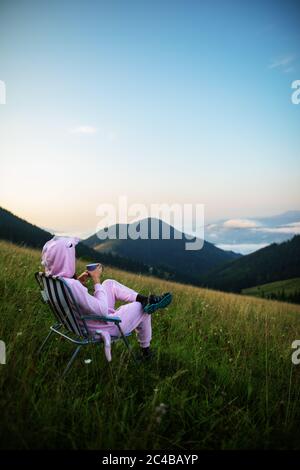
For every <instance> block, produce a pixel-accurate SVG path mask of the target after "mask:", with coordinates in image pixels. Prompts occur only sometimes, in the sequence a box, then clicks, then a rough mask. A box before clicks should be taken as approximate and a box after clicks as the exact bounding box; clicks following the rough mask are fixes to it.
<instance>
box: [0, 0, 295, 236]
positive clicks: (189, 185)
mask: <svg viewBox="0 0 300 470" xmlns="http://www.w3.org/2000/svg"><path fill="white" fill-rule="evenodd" d="M297 3H298V5H297ZM299 12H300V7H299V2H287V1H281V2H276V1H273V2H265V1H253V2H243V1H239V2H237V1H203V2H202V1H197V2H195V1H191V0H188V1H172V2H171V1H163V0H160V1H151V2H150V1H147V2H146V1H139V2H138V1H129V0H128V1H114V0H112V1H105V2H104V1H103V2H102V1H98V2H92V1H81V2H79V1H52V2H43V1H30V0H28V1H15V0H10V1H5V0H2V1H1V3H0V80H3V81H5V84H6V90H7V99H6V104H5V105H0V155H1V160H0V170H1V172H0V204H1V205H3V206H4V207H6V208H7V209H9V210H11V211H13V212H15V213H17V214H18V215H20V216H22V217H24V218H27V219H28V220H30V221H31V222H33V223H36V224H37V225H41V226H44V227H51V228H55V229H57V230H62V231H67V232H74V233H75V232H76V233H82V234H84V233H86V232H91V231H93V230H94V228H95V225H96V224H97V217H96V208H97V207H98V206H99V205H100V204H101V203H103V202H105V203H108V202H112V203H116V202H117V200H118V196H119V195H126V196H127V197H128V200H129V203H130V202H138V203H145V204H150V203H174V202H177V203H202V204H205V214H206V220H207V221H209V222H210V221H212V220H214V219H224V218H229V219H230V218H237V217H238V218H243V217H255V216H263V215H272V214H276V213H280V212H282V211H285V210H289V209H299V208H300V192H299V180H300V165H299V122H300V105H298V106H297V105H293V104H292V103H291V93H292V90H291V83H292V81H293V80H296V79H300V50H299V45H300V37H299V36H300V24H299V23H300V15H299Z"/></svg>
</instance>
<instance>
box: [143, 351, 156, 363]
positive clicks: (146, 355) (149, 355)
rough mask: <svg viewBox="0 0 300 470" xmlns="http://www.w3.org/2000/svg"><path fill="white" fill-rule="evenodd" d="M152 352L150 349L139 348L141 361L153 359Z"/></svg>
mask: <svg viewBox="0 0 300 470" xmlns="http://www.w3.org/2000/svg"><path fill="white" fill-rule="evenodd" d="M154 355H155V354H154V352H153V351H152V349H150V348H141V360H142V361H148V360H150V359H152V358H153V357H154Z"/></svg>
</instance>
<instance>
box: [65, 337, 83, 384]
mask: <svg viewBox="0 0 300 470" xmlns="http://www.w3.org/2000/svg"><path fill="white" fill-rule="evenodd" d="M80 349H81V345H80V346H77V348H76V349H75V351H74V352H73V354H72V356H71V359H70V360H69V362H68V364H67V367H66V368H65V370H64V372H63V374H62V377H65V375H66V374H67V372H68V371H69V369H70V367H71V365H72V364H73V362H74V360H75V358H76V356H77V354H78V353H79V351H80Z"/></svg>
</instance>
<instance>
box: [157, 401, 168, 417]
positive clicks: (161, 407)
mask: <svg viewBox="0 0 300 470" xmlns="http://www.w3.org/2000/svg"><path fill="white" fill-rule="evenodd" d="M167 408H168V407H167V405H165V404H164V403H160V405H159V406H157V407H156V408H155V412H156V413H157V414H160V415H165V414H166V412H167Z"/></svg>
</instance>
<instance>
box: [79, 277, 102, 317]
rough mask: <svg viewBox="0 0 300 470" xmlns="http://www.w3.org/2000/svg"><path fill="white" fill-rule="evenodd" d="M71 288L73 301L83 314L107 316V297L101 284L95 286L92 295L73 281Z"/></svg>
mask: <svg viewBox="0 0 300 470" xmlns="http://www.w3.org/2000/svg"><path fill="white" fill-rule="evenodd" d="M72 287H73V288H72V291H73V294H74V297H75V300H76V302H77V303H78V305H79V306H80V307H81V308H82V310H83V311H84V313H85V314H93V313H94V314H95V315H103V316H107V315H108V305H107V296H106V292H105V289H104V287H102V286H101V284H95V290H94V295H90V294H89V293H88V290H87V288H86V287H84V286H83V285H82V284H81V283H80V282H79V281H74V282H73V283H72ZM74 287H75V289H74Z"/></svg>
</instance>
